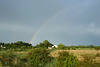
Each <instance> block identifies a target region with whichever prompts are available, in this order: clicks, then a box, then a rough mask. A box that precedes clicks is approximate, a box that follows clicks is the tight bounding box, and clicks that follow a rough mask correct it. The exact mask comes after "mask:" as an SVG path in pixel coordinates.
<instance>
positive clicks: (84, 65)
mask: <svg viewBox="0 0 100 67" xmlns="http://www.w3.org/2000/svg"><path fill="white" fill-rule="evenodd" d="M82 56H83V58H84V61H81V62H80V64H79V67H99V65H100V64H97V63H96V62H95V60H94V59H95V56H92V55H86V54H85V55H82Z"/></svg>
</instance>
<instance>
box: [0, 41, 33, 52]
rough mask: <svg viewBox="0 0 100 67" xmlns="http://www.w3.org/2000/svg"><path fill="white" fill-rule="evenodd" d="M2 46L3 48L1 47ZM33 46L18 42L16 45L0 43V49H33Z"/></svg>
mask: <svg viewBox="0 0 100 67" xmlns="http://www.w3.org/2000/svg"><path fill="white" fill-rule="evenodd" d="M1 46H2V47H1ZM31 47H32V45H31V44H29V43H25V42H22V41H17V42H16V43H0V49H1V50H2V49H17V48H25V49H26V48H31Z"/></svg>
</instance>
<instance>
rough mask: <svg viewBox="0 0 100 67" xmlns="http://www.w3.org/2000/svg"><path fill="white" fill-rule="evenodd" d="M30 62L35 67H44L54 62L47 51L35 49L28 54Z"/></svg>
mask: <svg viewBox="0 0 100 67" xmlns="http://www.w3.org/2000/svg"><path fill="white" fill-rule="evenodd" d="M27 58H28V61H29V63H30V64H31V65H33V66H35V67H39V66H44V65H45V64H46V63H48V62H50V61H51V60H52V57H50V56H49V52H48V51H47V50H45V49H34V50H33V51H31V52H29V53H28V56H27Z"/></svg>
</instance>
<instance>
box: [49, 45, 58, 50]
mask: <svg viewBox="0 0 100 67" xmlns="http://www.w3.org/2000/svg"><path fill="white" fill-rule="evenodd" d="M53 48H58V46H57V45H53V46H52V47H48V49H53Z"/></svg>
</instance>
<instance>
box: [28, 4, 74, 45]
mask: <svg viewBox="0 0 100 67" xmlns="http://www.w3.org/2000/svg"><path fill="white" fill-rule="evenodd" d="M73 6H74V5H72V6H70V7H68V8H64V9H63V10H60V11H58V12H56V13H55V14H54V15H52V16H51V17H50V18H48V19H47V20H46V21H45V22H44V23H43V24H42V25H41V26H40V28H39V29H38V30H37V31H36V32H35V34H34V35H33V37H32V38H31V40H30V42H29V43H32V42H33V41H34V40H35V38H36V37H37V35H38V34H39V32H40V31H41V30H42V29H43V28H44V27H45V26H46V24H48V23H49V22H50V21H51V20H52V19H54V18H55V17H57V16H59V15H60V14H62V13H63V12H65V11H66V10H67V11H68V10H70V9H71V8H72V7H73ZM74 7H75V6H74Z"/></svg>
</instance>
